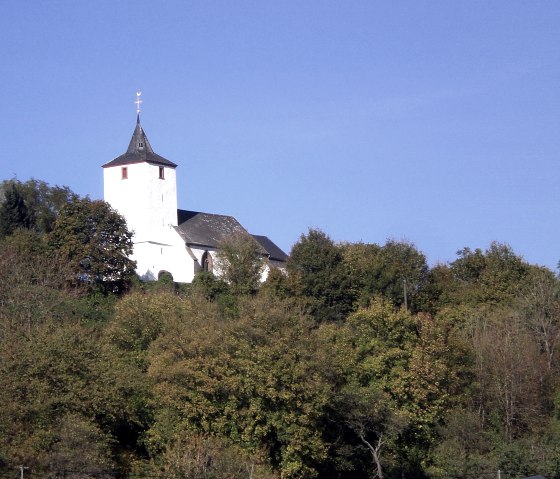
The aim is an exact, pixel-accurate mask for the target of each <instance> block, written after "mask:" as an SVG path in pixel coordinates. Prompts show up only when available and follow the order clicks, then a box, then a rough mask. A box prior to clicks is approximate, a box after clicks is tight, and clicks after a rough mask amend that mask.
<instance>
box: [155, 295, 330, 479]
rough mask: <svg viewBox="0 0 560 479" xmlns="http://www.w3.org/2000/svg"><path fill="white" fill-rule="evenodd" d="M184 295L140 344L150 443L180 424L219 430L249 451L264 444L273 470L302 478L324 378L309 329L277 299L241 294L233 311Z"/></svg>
mask: <svg viewBox="0 0 560 479" xmlns="http://www.w3.org/2000/svg"><path fill="white" fill-rule="evenodd" d="M211 306H212V305H209V304H208V303H206V306H204V305H202V304H193V303H190V304H189V306H188V308H189V309H190V311H189V314H188V316H187V318H188V319H187V320H186V321H176V320H173V319H172V320H171V321H169V322H168V323H167V324H166V328H165V331H164V332H163V334H162V335H161V336H160V337H159V338H158V339H157V340H156V341H155V342H154V343H153V346H152V347H151V348H150V359H151V365H150V368H149V371H148V372H149V375H150V377H151V378H152V380H153V381H154V383H155V391H156V394H157V398H158V399H157V405H158V407H157V410H156V419H157V421H156V424H155V425H154V428H153V429H152V430H151V431H150V438H151V439H150V440H151V444H152V447H153V448H155V450H157V449H160V448H162V449H165V448H166V447H169V446H168V445H169V444H170V441H171V440H172V438H173V437H174V436H175V435H176V434H178V433H179V431H181V430H187V431H193V432H200V433H207V434H214V435H220V436H223V437H225V438H227V439H228V440H231V441H234V442H236V443H238V444H240V445H242V446H243V447H244V448H246V449H247V450H249V451H256V450H260V449H268V450H269V454H270V461H271V462H272V464H273V465H274V466H276V467H279V468H280V471H281V475H282V477H312V476H313V475H315V472H314V471H315V468H316V467H317V465H318V464H319V463H320V462H321V461H322V460H323V458H324V455H325V451H326V449H325V444H324V443H323V442H322V439H321V434H320V430H319V427H318V426H319V422H318V421H319V418H320V416H321V411H322V410H323V407H324V406H325V404H326V402H327V400H328V385H327V384H326V383H325V382H324V380H323V379H322V377H321V374H320V370H321V368H322V367H323V361H317V360H315V359H314V355H315V353H314V351H317V344H316V341H317V338H316V337H315V335H314V334H313V332H312V330H311V329H309V326H308V325H307V324H306V321H305V319H304V318H302V317H301V316H300V315H299V314H298V313H297V311H291V310H290V309H286V307H285V306H283V305H282V304H281V303H271V302H268V301H267V302H263V301H261V300H258V299H253V300H250V301H249V300H246V301H243V302H242V304H241V307H240V315H239V319H238V320H236V321H232V320H228V321H224V320H222V319H221V318H220V316H219V314H218V311H217V309H216V308H213V307H211Z"/></svg>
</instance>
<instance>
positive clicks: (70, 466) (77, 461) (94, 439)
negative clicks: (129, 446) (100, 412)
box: [48, 414, 114, 479]
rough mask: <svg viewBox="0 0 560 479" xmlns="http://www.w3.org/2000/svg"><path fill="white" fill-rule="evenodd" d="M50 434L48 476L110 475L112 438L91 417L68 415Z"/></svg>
mask: <svg viewBox="0 0 560 479" xmlns="http://www.w3.org/2000/svg"><path fill="white" fill-rule="evenodd" d="M53 436H54V437H53V445H52V446H51V449H50V451H49V454H48V467H49V474H50V476H51V477H61V476H62V477H65V478H68V479H85V478H90V477H92V478H101V479H109V478H111V477H113V474H112V471H113V469H114V464H112V460H111V448H110V445H111V438H110V437H109V435H107V434H106V433H103V432H102V431H101V429H100V428H99V427H98V426H97V425H96V424H95V423H94V422H93V421H92V420H90V419H87V418H85V417H83V416H81V415H79V414H67V415H65V416H63V417H62V419H61V420H60V422H59V424H58V425H57V427H56V428H55V432H54V435H53Z"/></svg>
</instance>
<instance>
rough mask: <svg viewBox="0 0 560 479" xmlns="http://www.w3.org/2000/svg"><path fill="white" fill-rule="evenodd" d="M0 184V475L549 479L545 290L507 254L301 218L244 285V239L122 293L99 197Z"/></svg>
mask: <svg viewBox="0 0 560 479" xmlns="http://www.w3.org/2000/svg"><path fill="white" fill-rule="evenodd" d="M2 191H3V195H2V196H0V197H2V198H3V201H2V203H1V204H0V237H1V239H0V271H1V273H0V404H1V406H0V477H15V476H16V475H17V474H19V471H20V470H19V466H20V465H23V466H25V467H29V469H27V470H25V471H24V474H25V475H26V476H34V477H53V478H54V477H67V478H76V479H77V478H86V477H102V478H117V477H119V478H144V477H146V478H148V477H154V478H164V477H165V478H172V479H181V478H195V479H198V478H224V479H225V478H231V479H236V478H255V479H256V478H275V477H282V478H313V477H318V478H329V479H330V478H358V479H359V478H371V477H379V478H385V479H392V478H395V479H397V478H443V477H450V478H451V477H452V478H488V477H496V476H497V474H498V471H501V477H502V478H504V479H505V478H516V477H525V476H531V475H536V474H542V475H544V476H546V477H548V478H549V479H551V478H558V477H560V427H559V426H560V424H559V422H558V407H559V406H560V403H559V401H560V396H559V392H560V389H559V381H558V378H559V374H558V372H559V368H560V362H559V358H558V347H559V345H560V327H559V326H560V283H559V280H558V278H557V277H556V275H555V274H554V273H553V272H551V271H550V270H548V269H546V268H543V267H539V266H535V265H530V264H528V263H527V262H525V261H524V260H523V259H522V258H521V257H520V256H518V255H516V254H515V252H513V251H512V250H511V248H510V247H508V246H507V245H504V244H498V243H493V244H491V245H490V246H489V247H488V249H487V250H485V251H481V250H478V249H477V250H470V249H468V248H465V249H463V250H461V251H460V252H459V253H458V256H457V259H456V260H455V261H453V262H451V263H449V264H441V265H437V266H434V267H432V268H430V267H429V266H428V265H427V262H426V258H425V256H424V255H423V254H422V253H421V252H420V251H418V250H417V249H416V248H415V247H414V245H412V244H409V243H406V242H402V241H388V242H387V243H386V244H384V245H376V244H364V243H352V244H349V243H348V244H347V243H345V244H336V243H334V242H333V241H332V240H331V239H330V238H329V237H328V236H327V235H326V234H325V233H323V232H321V231H318V230H310V231H309V232H307V233H306V234H303V235H302V236H301V237H300V238H299V240H298V241H297V242H296V244H295V245H294V246H293V248H292V251H291V254H290V259H289V261H288V264H287V273H286V274H284V273H282V272H281V271H278V270H272V272H271V273H270V274H269V277H268V279H267V281H266V282H265V283H263V284H259V283H258V282H257V281H256V278H258V275H259V274H260V266H261V265H260V263H259V260H258V259H257V256H256V254H254V253H255V245H253V244H252V243H251V242H250V241H249V240H248V239H245V240H244V239H243V238H234V239H232V241H231V242H229V243H227V244H224V245H223V246H224V247H223V252H222V254H221V256H220V260H221V264H222V268H223V277H222V279H218V278H216V277H214V276H213V275H211V274H208V273H199V274H198V275H197V276H196V278H195V281H194V282H193V283H192V284H190V285H177V284H173V283H172V281H169V279H167V278H165V277H163V278H162V279H161V280H160V281H158V282H155V283H140V282H139V281H138V280H137V279H136V278H135V277H134V275H133V270H134V264H133V263H132V262H130V260H128V259H127V256H128V255H129V254H130V251H131V247H132V244H131V235H130V233H129V232H128V231H127V230H126V226H125V224H124V221H123V219H122V218H121V217H120V216H119V215H118V214H117V213H115V212H114V211H113V210H112V209H111V208H110V207H109V206H108V205H107V204H105V203H103V202H100V201H91V200H89V199H87V198H79V197H78V196H77V195H75V194H73V193H72V192H71V191H70V190H68V189H67V188H58V187H54V188H52V187H49V186H48V185H46V184H45V183H43V182H40V181H36V180H31V181H29V182H25V183H21V182H17V181H5V182H4V183H3V184H2ZM251 251H253V254H251Z"/></svg>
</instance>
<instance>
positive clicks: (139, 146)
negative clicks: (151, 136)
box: [103, 91, 177, 168]
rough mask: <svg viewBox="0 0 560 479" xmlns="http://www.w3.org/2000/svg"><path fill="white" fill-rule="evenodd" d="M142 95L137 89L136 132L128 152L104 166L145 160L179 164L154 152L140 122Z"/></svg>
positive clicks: (165, 164)
mask: <svg viewBox="0 0 560 479" xmlns="http://www.w3.org/2000/svg"><path fill="white" fill-rule="evenodd" d="M140 95H142V92H141V91H137V92H136V101H135V102H134V103H135V104H136V127H135V128H134V133H132V138H131V139H130V143H129V144H128V148H127V149H126V153H124V154H123V155H121V156H118V157H117V158H115V159H114V160H112V161H110V162H109V163H106V164H105V165H103V167H104V168H107V167H110V166H117V165H127V164H132V163H144V162H146V163H154V164H156V165H163V166H168V167H171V168H175V167H176V166H177V165H176V164H175V163H173V162H172V161H169V160H167V159H166V158H163V157H162V156H160V155H158V154H156V153H154V150H153V149H152V145H150V142H149V141H148V137H147V136H146V133H144V129H143V128H142V125H141V124H140V105H141V104H142V103H143V102H142V100H141V98H140Z"/></svg>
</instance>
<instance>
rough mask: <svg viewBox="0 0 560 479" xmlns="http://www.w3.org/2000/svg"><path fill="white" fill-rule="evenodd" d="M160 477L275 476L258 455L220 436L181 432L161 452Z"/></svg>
mask: <svg viewBox="0 0 560 479" xmlns="http://www.w3.org/2000/svg"><path fill="white" fill-rule="evenodd" d="M161 477H162V478H166V479H184V478H189V479H246V478H251V477H258V478H263V479H266V478H270V479H273V478H274V477H276V476H275V475H274V474H273V473H272V472H271V471H270V468H268V467H266V465H265V464H263V461H262V459H259V458H258V457H256V456H255V455H251V454H248V453H247V451H245V450H243V449H242V448H240V447H239V446H237V445H235V444H232V443H230V442H228V441H226V440H224V439H222V438H218V437H214V436H210V435H204V434H196V433H185V432H181V433H179V434H178V435H177V437H176V438H175V440H174V441H173V443H172V444H171V445H170V447H169V448H168V449H167V450H166V451H165V454H164V455H163V471H162V473H161Z"/></svg>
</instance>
